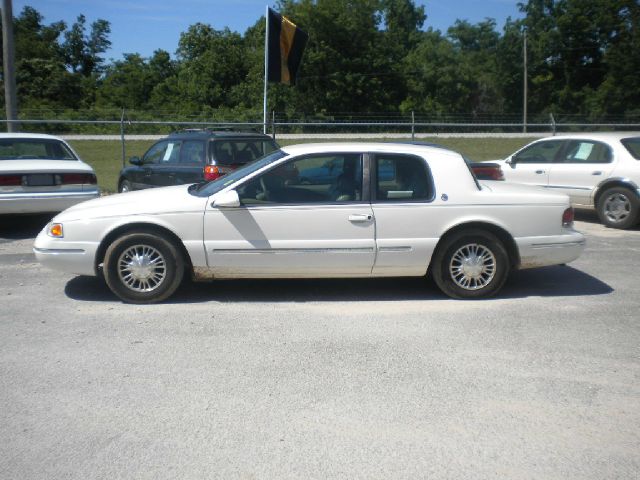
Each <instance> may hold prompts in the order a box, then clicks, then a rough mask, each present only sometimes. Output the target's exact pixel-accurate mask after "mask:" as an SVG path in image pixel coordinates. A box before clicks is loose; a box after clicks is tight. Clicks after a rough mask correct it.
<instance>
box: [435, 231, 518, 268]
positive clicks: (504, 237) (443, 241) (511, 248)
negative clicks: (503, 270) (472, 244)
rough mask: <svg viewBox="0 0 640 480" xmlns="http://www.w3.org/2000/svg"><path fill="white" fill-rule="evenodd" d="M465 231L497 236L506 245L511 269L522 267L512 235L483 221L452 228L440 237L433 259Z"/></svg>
mask: <svg viewBox="0 0 640 480" xmlns="http://www.w3.org/2000/svg"><path fill="white" fill-rule="evenodd" d="M465 230H484V231H486V232H489V233H491V234H493V235H495V236H496V237H497V238H498V240H500V241H501V242H502V244H503V245H504V248H505V249H506V250H507V254H508V255H509V263H510V264H511V267H512V268H514V267H517V266H518V265H520V252H519V250H518V246H517V245H516V241H515V240H514V238H513V237H512V236H511V234H510V233H509V232H507V231H506V230H505V229H504V228H502V227H500V226H498V225H495V224H493V223H489V222H483V221H473V222H466V223H460V224H458V225H455V226H453V227H451V228H450V229H449V230H447V231H446V232H445V233H444V234H443V235H442V236H441V237H440V240H438V243H437V244H436V248H435V249H434V254H433V257H435V255H436V253H437V252H438V250H439V249H440V248H444V246H445V245H447V242H448V241H449V239H450V238H451V237H452V236H454V235H456V234H458V233H460V232H463V231H465ZM433 257H432V258H433Z"/></svg>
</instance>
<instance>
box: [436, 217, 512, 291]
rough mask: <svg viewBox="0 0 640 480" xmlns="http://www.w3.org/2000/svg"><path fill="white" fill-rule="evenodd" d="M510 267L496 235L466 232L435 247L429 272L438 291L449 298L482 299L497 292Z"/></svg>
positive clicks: (474, 231) (472, 230) (472, 231)
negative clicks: (436, 248)
mask: <svg viewBox="0 0 640 480" xmlns="http://www.w3.org/2000/svg"><path fill="white" fill-rule="evenodd" d="M510 268H511V267H510V263H509V255H508V253H507V251H506V249H505V247H504V245H503V244H502V242H501V241H500V240H499V239H498V238H497V237H496V236H495V235H493V234H492V233H489V232H486V231H484V230H478V229H469V230H466V231H462V232H458V233H456V234H454V235H452V236H451V237H450V238H448V239H446V240H445V243H444V244H442V245H441V246H440V247H439V248H438V250H437V251H436V254H435V255H434V258H433V263H432V267H431V273H432V276H433V279H434V281H435V282H436V285H438V287H439V288H440V290H442V291H443V292H444V293H445V294H446V295H448V296H450V297H452V298H460V299H467V298H483V297H491V296H493V295H495V294H496V293H498V291H499V290H500V289H501V288H502V286H503V285H504V282H505V281H506V279H507V276H508V274H509V270H510Z"/></svg>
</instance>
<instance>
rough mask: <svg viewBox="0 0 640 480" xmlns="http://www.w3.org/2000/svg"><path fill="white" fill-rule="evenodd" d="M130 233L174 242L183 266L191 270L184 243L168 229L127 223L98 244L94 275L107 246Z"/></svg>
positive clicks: (147, 224) (190, 262) (191, 266)
mask: <svg viewBox="0 0 640 480" xmlns="http://www.w3.org/2000/svg"><path fill="white" fill-rule="evenodd" d="M130 232H143V233H151V234H154V235H164V236H166V237H167V238H168V239H170V240H171V241H172V242H174V244H175V245H176V247H177V248H178V250H179V251H180V253H181V254H182V256H183V258H184V262H185V266H186V267H187V268H189V269H190V270H193V263H192V261H191V256H190V255H189V252H188V251H187V249H186V247H185V246H184V243H182V240H181V239H180V237H178V235H176V234H175V233H174V232H172V231H171V230H170V229H168V228H166V227H163V226H161V225H157V224H155V223H147V222H137V223H127V224H125V225H120V226H118V227H116V228H114V229H113V230H111V231H110V232H109V233H108V234H107V235H106V236H105V237H104V238H103V239H102V241H101V242H100V245H99V246H98V249H97V251H96V256H95V265H94V270H95V271H96V273H99V270H100V265H102V263H103V262H104V256H105V254H106V252H107V248H109V245H111V243H113V241H114V240H115V239H116V238H118V237H120V236H122V235H124V234H126V233H130Z"/></svg>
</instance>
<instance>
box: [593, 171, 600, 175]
mask: <svg viewBox="0 0 640 480" xmlns="http://www.w3.org/2000/svg"><path fill="white" fill-rule="evenodd" d="M591 175H602V172H601V171H600V170H596V171H595V172H593V173H592V174H591Z"/></svg>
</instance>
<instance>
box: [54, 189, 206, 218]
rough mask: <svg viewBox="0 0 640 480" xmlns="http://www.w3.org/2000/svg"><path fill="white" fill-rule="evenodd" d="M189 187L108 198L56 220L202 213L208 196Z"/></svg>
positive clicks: (137, 192) (91, 202)
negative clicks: (192, 191)
mask: <svg viewBox="0 0 640 480" xmlns="http://www.w3.org/2000/svg"><path fill="white" fill-rule="evenodd" d="M188 189H189V185H176V186H172V187H163V188H151V189H148V190H139V191H136V192H127V193H119V194H116V195H107V196H104V197H101V198H96V199H95V200H88V201H86V202H82V203H79V204H77V205H74V206H73V207H71V208H68V209H67V210H65V211H64V212H62V213H60V214H59V215H57V216H56V218H55V220H56V221H69V220H80V219H82V220H86V219H90V218H98V217H113V216H132V215H161V214H167V213H170V214H180V213H181V212H193V211H194V210H195V211H202V210H204V208H205V205H206V204H207V200H208V198H207V197H204V198H203V197H196V196H194V195H191V194H190V193H189V192H188Z"/></svg>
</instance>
